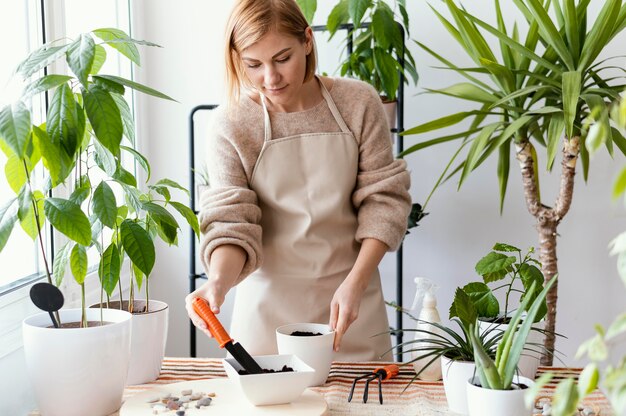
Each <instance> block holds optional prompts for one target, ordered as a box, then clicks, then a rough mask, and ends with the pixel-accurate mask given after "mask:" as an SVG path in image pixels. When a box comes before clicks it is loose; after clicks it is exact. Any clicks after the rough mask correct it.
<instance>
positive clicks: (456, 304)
mask: <svg viewBox="0 0 626 416" xmlns="http://www.w3.org/2000/svg"><path fill="white" fill-rule="evenodd" d="M455 316H457V317H458V318H459V319H460V320H461V322H462V323H463V325H464V326H465V328H469V327H470V325H475V324H476V320H477V319H478V313H477V312H476V307H475V306H474V303H473V302H472V300H471V298H470V297H469V296H468V295H467V294H466V293H465V292H464V291H463V289H461V288H460V287H457V288H456V291H455V292H454V301H453V302H452V306H451V307H450V319H452V318H453V317H455Z"/></svg>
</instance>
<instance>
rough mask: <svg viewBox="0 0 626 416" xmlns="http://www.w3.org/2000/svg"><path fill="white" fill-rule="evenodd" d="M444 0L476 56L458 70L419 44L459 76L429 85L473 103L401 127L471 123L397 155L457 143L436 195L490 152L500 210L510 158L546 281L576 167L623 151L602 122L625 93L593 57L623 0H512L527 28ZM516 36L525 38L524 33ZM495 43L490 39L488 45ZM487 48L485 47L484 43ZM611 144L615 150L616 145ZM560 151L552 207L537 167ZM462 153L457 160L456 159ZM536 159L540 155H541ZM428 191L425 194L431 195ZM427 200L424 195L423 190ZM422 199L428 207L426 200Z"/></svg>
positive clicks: (622, 19) (622, 17) (549, 345)
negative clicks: (602, 152) (599, 153)
mask: <svg viewBox="0 0 626 416" xmlns="http://www.w3.org/2000/svg"><path fill="white" fill-rule="evenodd" d="M457 3H458V2H457V1H454V0H445V2H444V4H445V6H447V9H448V11H449V13H450V15H451V17H452V19H448V18H446V17H445V16H444V15H443V14H441V13H440V12H439V11H437V10H436V9H434V8H433V11H434V13H435V15H436V16H437V18H438V19H439V20H440V21H441V23H442V24H443V25H444V26H445V28H446V29H447V30H448V31H449V32H450V34H451V35H452V37H453V38H454V39H455V40H456V41H457V42H458V44H459V45H460V46H461V47H462V48H463V50H464V51H465V53H466V54H467V55H468V56H469V58H470V59H471V60H472V61H473V66H470V67H460V66H458V65H455V64H454V63H453V62H451V61H449V60H448V59H447V58H445V57H443V56H441V55H440V54H438V53H437V52H435V51H433V50H432V49H430V48H428V47H427V46H426V45H423V44H421V43H420V46H421V47H422V48H423V49H424V50H425V51H426V52H428V53H429V54H430V55H432V56H433V57H434V58H435V59H437V60H439V61H440V62H441V63H442V64H443V67H444V69H447V70H452V71H455V72H457V73H458V74H459V75H461V76H462V77H464V78H465V79H466V82H461V83H458V84H455V85H452V86H449V87H445V88H441V89H429V90H428V91H430V92H432V93H437V94H444V95H448V96H452V97H455V98H459V99H463V100H468V101H471V102H474V103H475V104H476V107H475V108H474V109H471V110H469V111H463V112H459V113H455V114H450V115H447V116H444V117H441V118H438V119H436V120H433V121H430V122H427V123H425V124H422V125H419V126H416V127H414V128H411V129H409V130H407V131H406V132H405V133H404V134H406V135H411V136H412V135H417V134H420V135H421V134H424V133H430V132H434V131H437V130H439V129H441V128H444V127H450V126H454V125H457V124H458V123H460V122H461V121H463V120H468V121H471V123H469V128H467V127H465V128H460V129H458V131H457V132H454V133H452V134H449V133H447V134H445V135H441V136H439V137H435V138H429V139H427V140H424V141H422V142H420V143H417V144H414V145H412V146H410V147H409V148H408V149H407V150H406V151H405V152H404V153H403V155H407V154H409V153H412V152H416V151H419V150H422V149H425V148H428V147H431V146H434V145H438V144H441V143H447V142H452V141H459V142H460V143H459V145H458V150H456V152H455V153H454V154H453V155H452V156H451V158H450V161H449V162H448V164H447V166H446V167H445V168H444V170H443V173H442V174H441V176H440V178H439V180H438V181H437V183H436V184H435V186H434V188H433V191H434V190H435V189H436V188H437V187H438V186H439V185H440V184H441V183H442V182H443V181H444V180H446V179H449V178H450V177H452V176H454V175H457V174H458V175H459V176H458V178H459V182H458V186H459V188H460V187H461V185H462V184H463V183H464V182H465V180H466V179H467V178H468V176H469V175H470V173H471V172H472V171H473V170H475V169H476V168H477V167H479V166H480V165H481V164H482V163H483V162H484V161H485V160H487V159H490V158H497V159H498V165H497V176H498V182H499V194H500V209H501V210H502V208H503V203H504V198H505V195H506V190H507V184H508V178H509V170H510V164H511V157H512V156H515V157H516V158H517V161H518V163H519V169H520V172H521V178H522V184H523V190H524V200H525V203H526V206H527V208H528V211H529V212H530V214H531V215H532V216H533V217H534V218H535V220H536V229H537V231H538V234H539V248H540V250H539V253H540V256H539V259H540V261H541V264H542V272H543V275H544V277H545V279H546V281H548V280H551V279H552V278H553V277H554V276H555V275H556V274H557V272H558V268H557V251H556V243H557V240H556V238H557V235H558V232H557V228H558V226H559V224H560V223H561V221H562V220H563V218H564V217H565V215H566V214H567V213H568V211H569V209H570V206H571V203H572V196H573V190H574V178H575V173H576V169H577V168H578V165H579V159H580V166H581V167H582V172H583V177H584V178H585V180H586V179H587V175H588V172H589V164H590V159H589V152H590V151H594V150H596V149H598V148H600V147H602V146H604V147H606V149H607V151H608V152H609V153H610V154H613V153H614V152H618V151H619V152H621V153H624V154H626V139H625V138H624V136H623V135H622V134H621V133H620V132H619V131H618V130H617V129H615V128H614V127H613V126H612V123H611V122H610V120H609V113H610V106H611V102H612V101H613V100H614V99H615V98H616V97H618V95H619V92H621V90H622V89H623V82H622V80H623V79H624V76H623V73H624V70H623V69H618V71H620V72H619V75H617V76H613V75H609V73H608V72H606V71H607V70H609V69H611V68H612V66H611V64H610V61H608V60H603V61H599V62H598V61H597V58H598V56H599V55H600V53H601V52H602V51H604V50H605V48H606V47H607V45H608V44H609V42H610V41H611V40H612V39H613V38H614V37H615V36H616V35H617V34H618V33H620V32H621V31H622V30H623V29H624V27H626V4H624V2H623V1H622V0H607V1H605V2H604V5H603V6H602V8H601V10H600V12H599V15H598V16H597V17H596V18H595V19H591V18H590V16H589V13H588V9H589V4H590V0H581V1H579V2H575V1H574V0H553V1H543V0H513V1H512V3H513V4H514V5H515V6H516V8H517V9H518V10H519V12H521V15H522V16H523V17H524V25H525V26H526V29H525V30H520V27H519V26H518V24H517V22H516V23H514V24H513V25H512V26H511V24H510V23H508V27H507V24H506V23H505V22H511V19H508V18H505V17H504V16H503V13H502V12H501V9H500V2H499V1H498V0H494V9H495V11H496V22H495V24H493V25H492V24H489V23H487V22H486V21H484V20H482V19H480V18H479V17H477V16H475V15H473V14H471V13H469V12H467V11H466V10H464V9H463V8H462V7H459V6H458V5H457ZM521 33H523V34H524V35H521ZM490 41H495V42H490ZM490 45H491V46H490ZM615 148H617V149H615ZM559 153H560V154H561V159H562V160H561V163H560V173H559V174H558V176H559V178H558V181H559V189H558V194H557V196H556V198H555V199H554V201H553V202H552V203H550V201H549V200H548V198H547V197H546V196H545V195H541V193H540V186H539V173H538V172H539V169H540V166H543V167H545V168H546V169H547V170H548V171H552V169H553V167H554V166H555V160H556V158H557V155H558V154H559ZM461 154H463V155H464V156H460V155H461ZM540 154H541V155H543V160H540V159H539V156H540ZM431 196H432V192H431ZM429 198H430V196H429ZM427 202H428V199H427V201H426V203H425V204H424V205H425V206H426V205H427ZM557 293H558V291H557V285H556V284H554V285H553V286H552V290H551V291H550V293H549V294H548V296H547V305H548V314H547V318H546V331H547V336H546V338H545V347H546V350H547V351H548V353H547V354H544V356H543V358H542V363H543V364H544V365H550V364H551V363H552V356H553V353H554V343H555V332H554V329H555V323H556V302H557V296H558V295H557Z"/></svg>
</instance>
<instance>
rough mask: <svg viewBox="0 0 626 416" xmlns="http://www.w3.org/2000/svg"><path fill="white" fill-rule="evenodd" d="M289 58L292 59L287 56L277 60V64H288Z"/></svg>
mask: <svg viewBox="0 0 626 416" xmlns="http://www.w3.org/2000/svg"><path fill="white" fill-rule="evenodd" d="M289 58H291V55H290V56H286V57H284V58H280V59H277V60H276V62H278V63H283V62H287V61H288V60H289Z"/></svg>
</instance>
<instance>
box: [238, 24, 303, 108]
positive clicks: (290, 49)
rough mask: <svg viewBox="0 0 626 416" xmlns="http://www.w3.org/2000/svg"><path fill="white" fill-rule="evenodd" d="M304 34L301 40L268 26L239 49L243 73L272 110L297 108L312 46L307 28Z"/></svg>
mask: <svg viewBox="0 0 626 416" xmlns="http://www.w3.org/2000/svg"><path fill="white" fill-rule="evenodd" d="M306 36H307V40H306V41H305V42H304V43H302V42H301V41H300V40H299V39H297V38H295V37H292V36H289V35H284V34H282V33H278V32H277V31H275V30H272V31H271V32H269V33H268V34H267V35H265V36H264V37H263V38H261V39H260V40H259V41H258V42H256V43H255V44H253V45H252V46H250V47H248V48H246V49H244V50H243V51H242V53H241V59H242V61H243V65H244V68H245V71H246V75H247V76H248V78H249V79H250V81H251V82H252V84H253V85H254V87H255V88H256V89H257V90H258V91H259V92H260V93H262V94H263V95H265V96H266V97H267V98H268V99H269V100H270V102H271V104H272V106H273V108H274V109H276V110H279V111H294V110H297V107H298V105H299V104H300V103H301V101H302V94H301V89H302V85H303V83H304V75H305V72H306V56H307V55H308V54H309V53H310V52H311V48H312V41H311V37H312V33H311V29H310V28H308V29H307V32H306Z"/></svg>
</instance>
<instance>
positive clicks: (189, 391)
mask: <svg viewBox="0 0 626 416" xmlns="http://www.w3.org/2000/svg"><path fill="white" fill-rule="evenodd" d="M191 393H193V390H192V389H187V390H183V391H181V392H180V395H181V396H191Z"/></svg>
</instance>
